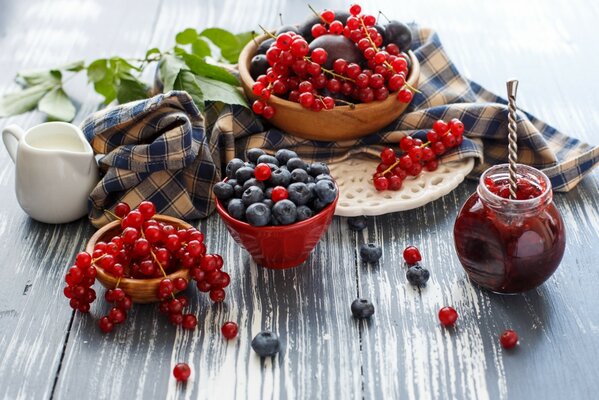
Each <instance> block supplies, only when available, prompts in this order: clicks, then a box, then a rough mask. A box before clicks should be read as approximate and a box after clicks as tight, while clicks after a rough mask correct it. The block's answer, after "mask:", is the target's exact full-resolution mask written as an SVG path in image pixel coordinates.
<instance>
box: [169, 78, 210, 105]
mask: <svg viewBox="0 0 599 400" xmlns="http://www.w3.org/2000/svg"><path fill="white" fill-rule="evenodd" d="M197 78H198V77H197V76H195V75H194V74H193V73H192V72H191V71H186V70H182V71H181V72H179V75H177V79H175V83H174V89H176V90H185V91H186V92H187V93H189V95H190V96H191V98H192V99H193V102H194V103H195V105H196V106H198V108H199V110H200V111H204V94H203V93H202V89H201V88H200V85H199V83H198V80H197Z"/></svg>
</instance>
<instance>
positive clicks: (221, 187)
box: [212, 182, 235, 200]
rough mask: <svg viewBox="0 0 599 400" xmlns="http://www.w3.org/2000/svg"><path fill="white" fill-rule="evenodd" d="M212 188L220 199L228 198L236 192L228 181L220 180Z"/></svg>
mask: <svg viewBox="0 0 599 400" xmlns="http://www.w3.org/2000/svg"><path fill="white" fill-rule="evenodd" d="M212 190H213V191H214V195H215V196H216V197H217V198H218V199H219V200H228V199H230V198H231V197H233V195H234V194H235V190H234V189H233V187H232V186H231V185H229V184H228V183H226V182H218V183H217V184H215V185H214V187H213V188H212Z"/></svg>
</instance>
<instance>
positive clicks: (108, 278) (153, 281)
mask: <svg viewBox="0 0 599 400" xmlns="http://www.w3.org/2000/svg"><path fill="white" fill-rule="evenodd" d="M152 219H155V220H157V221H160V222H168V223H171V224H176V225H177V226H182V227H185V228H187V229H189V228H193V226H192V225H191V224H189V223H187V222H185V221H183V220H182V219H179V218H175V217H170V216H168V215H162V214H156V215H154V216H153V217H152ZM120 224H121V221H120V220H116V221H112V222H110V223H108V224H106V225H104V226H103V227H101V228H100V229H98V230H97V231H96V232H95V233H94V234H93V235H92V237H91V238H90V239H89V240H88V241H87V245H86V246H85V251H87V252H88V253H89V254H92V253H93V251H94V246H95V245H96V243H97V242H98V240H99V239H100V238H101V237H102V236H104V235H105V234H106V233H107V232H109V231H110V230H111V229H114V228H117V227H118V226H120ZM95 267H96V271H97V275H98V276H97V278H98V280H99V281H100V282H103V283H104V282H106V283H107V284H116V282H117V281H118V280H119V278H117V277H115V276H113V275H110V274H109V273H107V272H106V271H104V269H103V268H102V267H100V266H99V265H96V266H95ZM186 276H189V270H186V269H183V268H182V269H178V270H177V271H175V272H172V273H170V274H168V275H167V276H166V278H169V279H171V280H172V279H174V278H183V277H186ZM163 279H165V277H161V278H149V279H135V278H121V280H120V284H122V285H127V286H129V287H134V286H138V287H139V286H145V285H158V284H160V282H161V281H162V280H163Z"/></svg>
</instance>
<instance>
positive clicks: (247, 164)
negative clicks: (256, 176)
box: [244, 161, 256, 169]
mask: <svg viewBox="0 0 599 400" xmlns="http://www.w3.org/2000/svg"><path fill="white" fill-rule="evenodd" d="M244 165H245V166H246V167H250V168H251V169H254V168H256V164H254V163H252V162H249V161H246V162H245V163H244Z"/></svg>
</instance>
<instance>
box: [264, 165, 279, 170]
mask: <svg viewBox="0 0 599 400" xmlns="http://www.w3.org/2000/svg"><path fill="white" fill-rule="evenodd" d="M266 165H268V166H269V167H270V170H271V171H274V170H275V169H277V168H279V166H278V165H277V164H273V163H267V164H266Z"/></svg>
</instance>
